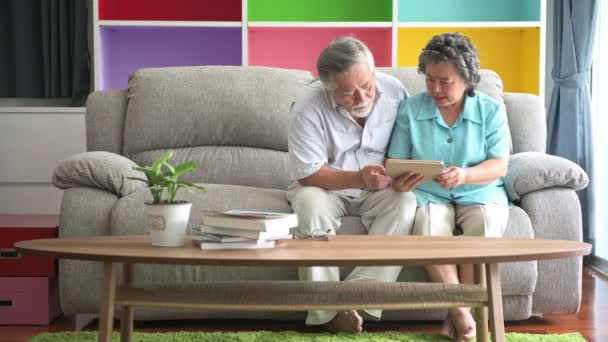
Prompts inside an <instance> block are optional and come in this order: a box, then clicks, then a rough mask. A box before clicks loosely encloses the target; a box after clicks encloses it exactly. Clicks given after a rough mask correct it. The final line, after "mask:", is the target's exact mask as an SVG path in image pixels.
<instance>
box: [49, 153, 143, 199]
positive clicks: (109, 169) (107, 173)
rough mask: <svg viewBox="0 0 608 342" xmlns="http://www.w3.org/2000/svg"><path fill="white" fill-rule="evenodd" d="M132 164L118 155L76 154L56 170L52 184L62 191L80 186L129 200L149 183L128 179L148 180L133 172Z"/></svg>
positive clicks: (141, 173) (141, 174)
mask: <svg viewBox="0 0 608 342" xmlns="http://www.w3.org/2000/svg"><path fill="white" fill-rule="evenodd" d="M134 166H137V164H135V163H134V162H133V161H131V160H129V159H127V158H125V157H123V156H121V155H119V154H115V153H111V152H104V151H93V152H84V153H78V154H75V155H73V156H71V157H69V158H67V159H65V160H64V161H62V162H61V163H59V165H58V166H57V167H56V168H55V172H54V173H53V184H54V185H55V186H56V187H58V188H60V189H66V188H72V187H78V186H85V187H91V188H95V189H101V190H106V191H109V192H111V193H113V194H115V195H117V196H126V195H129V194H131V193H132V192H135V191H136V190H137V189H140V188H143V187H145V186H146V183H144V182H141V181H138V180H133V179H129V177H136V178H142V179H145V178H146V176H145V174H144V173H143V172H140V171H136V170H133V167H134Z"/></svg>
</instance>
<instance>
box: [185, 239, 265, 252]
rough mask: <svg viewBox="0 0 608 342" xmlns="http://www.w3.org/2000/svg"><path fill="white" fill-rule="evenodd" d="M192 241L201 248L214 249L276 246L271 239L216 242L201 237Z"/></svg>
mask: <svg viewBox="0 0 608 342" xmlns="http://www.w3.org/2000/svg"><path fill="white" fill-rule="evenodd" d="M192 241H193V242H194V243H195V244H196V245H198V246H199V247H200V248H201V249H206V250H214V249H263V248H274V246H275V241H274V240H269V241H264V240H247V241H239V242H214V241H205V240H199V239H194V238H193V239H192Z"/></svg>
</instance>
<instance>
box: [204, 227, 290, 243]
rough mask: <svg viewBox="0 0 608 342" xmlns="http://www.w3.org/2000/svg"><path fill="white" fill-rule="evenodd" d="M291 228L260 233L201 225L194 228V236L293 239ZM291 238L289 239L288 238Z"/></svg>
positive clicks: (257, 231)
mask: <svg viewBox="0 0 608 342" xmlns="http://www.w3.org/2000/svg"><path fill="white" fill-rule="evenodd" d="M290 233H291V231H290V228H277V229H274V230H271V231H259V230H252V229H237V228H226V227H213V226H207V225H204V224H201V225H200V226H199V227H198V228H197V227H193V228H192V234H193V235H195V234H196V235H201V234H213V235H219V236H226V237H228V236H232V237H243V238H248V239H253V240H276V239H284V238H289V237H291V235H290ZM287 236H289V237H287Z"/></svg>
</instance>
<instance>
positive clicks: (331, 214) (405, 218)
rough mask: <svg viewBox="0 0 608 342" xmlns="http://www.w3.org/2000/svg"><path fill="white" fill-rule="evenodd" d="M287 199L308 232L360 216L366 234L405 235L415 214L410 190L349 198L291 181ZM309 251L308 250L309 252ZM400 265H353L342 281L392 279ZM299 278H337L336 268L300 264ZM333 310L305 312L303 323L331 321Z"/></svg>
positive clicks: (332, 231)
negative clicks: (347, 217) (347, 218)
mask: <svg viewBox="0 0 608 342" xmlns="http://www.w3.org/2000/svg"><path fill="white" fill-rule="evenodd" d="M287 199H288V200H289V202H290V203H291V206H292V208H293V210H294V212H295V213H296V214H297V215H298V222H299V228H300V229H304V230H308V231H312V230H314V229H323V230H326V231H328V232H329V234H336V231H337V230H338V229H339V228H340V224H341V218H342V217H343V216H347V215H356V216H361V222H362V223H363V225H364V226H365V228H366V229H367V232H368V234H370V235H373V234H377V235H409V234H411V233H412V227H413V224H414V218H415V215H416V197H415V195H414V194H413V193H412V192H396V191H394V190H393V189H392V188H390V187H389V188H385V189H382V190H378V191H369V192H366V193H364V194H363V195H362V196H361V197H359V198H350V197H347V196H342V195H338V194H335V193H333V192H329V191H326V190H324V189H321V188H317V187H310V186H305V187H303V186H301V185H300V184H299V183H298V182H294V183H292V184H291V185H290V186H289V188H288V189H287ZM311 252H312V251H311ZM401 268H402V266H387V267H355V269H354V270H353V271H352V272H351V273H350V274H349V275H348V276H347V277H346V279H345V280H346V281H365V280H376V281H386V282H390V281H396V280H397V276H398V275H399V272H400V271H401ZM299 277H300V280H309V281H339V280H340V273H339V269H338V267H300V269H299ZM366 313H367V314H369V315H371V316H372V317H374V318H376V319H380V316H381V314H382V311H381V310H367V311H366ZM335 315H336V312H335V311H309V312H308V316H307V317H306V324H310V325H315V324H324V323H327V322H329V321H331V320H332V319H333V318H334V316H335Z"/></svg>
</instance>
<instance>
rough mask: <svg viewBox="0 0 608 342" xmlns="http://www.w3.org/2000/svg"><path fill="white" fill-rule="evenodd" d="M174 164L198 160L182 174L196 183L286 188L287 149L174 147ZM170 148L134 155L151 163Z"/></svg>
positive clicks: (139, 159)
mask: <svg viewBox="0 0 608 342" xmlns="http://www.w3.org/2000/svg"><path fill="white" fill-rule="evenodd" d="M172 150H173V151H175V154H174V155H173V158H171V163H173V164H179V163H184V162H186V161H189V160H197V161H198V162H199V167H198V168H196V169H195V170H194V171H192V172H188V173H185V174H183V176H182V178H181V179H183V180H186V181H189V182H194V183H213V184H233V185H244V186H252V187H258V188H268V189H279V190H284V189H286V188H287V185H288V184H289V180H288V178H287V152H283V151H275V150H268V149H263V148H253V147H242V146H197V147H185V148H174V149H172ZM166 151H167V150H164V149H161V150H154V151H145V152H138V153H134V154H133V155H132V158H133V160H134V161H136V162H137V163H138V164H140V165H150V164H151V163H152V162H153V161H154V160H155V159H156V158H158V157H160V156H161V155H162V154H163V153H165V152H166Z"/></svg>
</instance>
